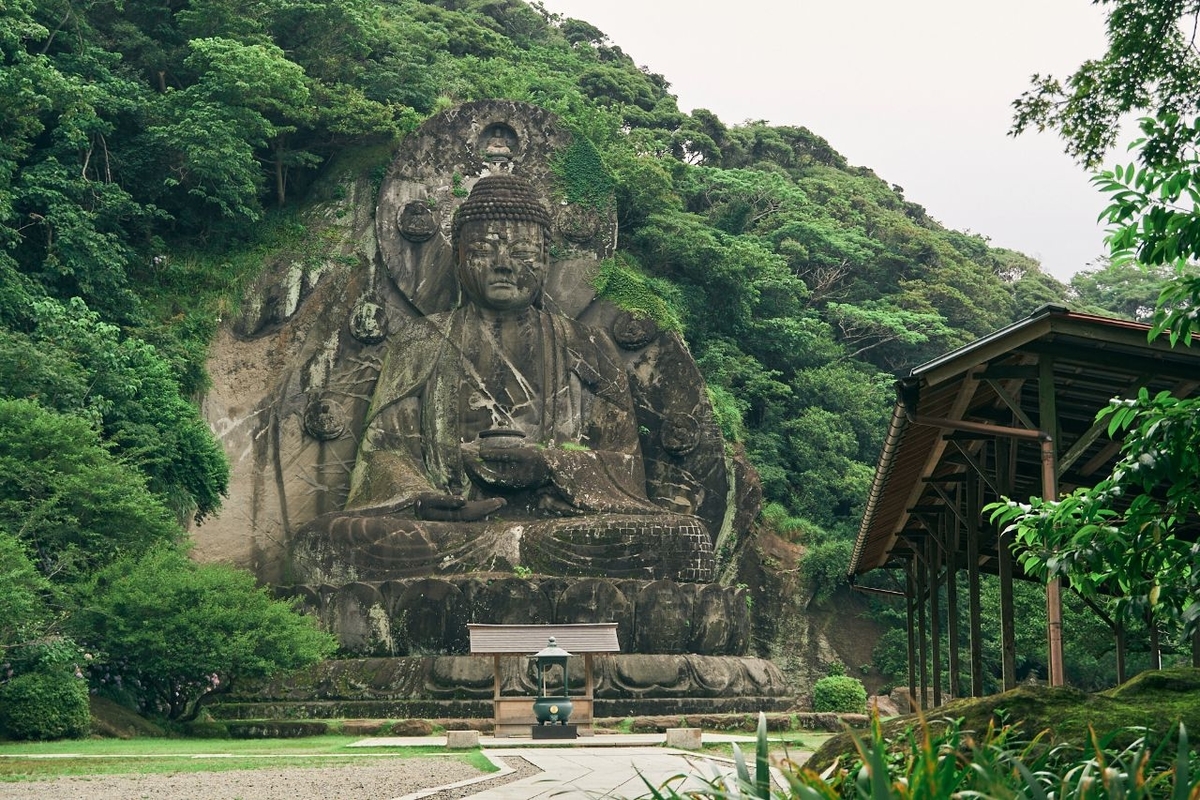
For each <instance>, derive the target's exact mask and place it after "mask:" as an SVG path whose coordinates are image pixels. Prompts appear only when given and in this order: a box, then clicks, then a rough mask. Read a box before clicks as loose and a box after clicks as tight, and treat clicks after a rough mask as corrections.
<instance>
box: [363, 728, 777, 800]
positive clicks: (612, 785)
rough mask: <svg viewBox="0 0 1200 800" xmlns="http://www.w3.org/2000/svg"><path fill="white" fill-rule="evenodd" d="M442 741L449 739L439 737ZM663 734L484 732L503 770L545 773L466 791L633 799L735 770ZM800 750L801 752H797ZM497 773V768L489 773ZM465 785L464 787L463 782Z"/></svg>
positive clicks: (502, 797)
mask: <svg viewBox="0 0 1200 800" xmlns="http://www.w3.org/2000/svg"><path fill="white" fill-rule="evenodd" d="M437 741H438V740H437V738H434V739H431V738H429V737H425V738H422V739H412V740H409V739H398V738H394V737H393V738H378V739H367V740H364V741H362V742H359V743H357V745H356V746H360V747H370V746H380V745H388V746H393V747H394V746H397V745H404V744H417V743H421V744H431V743H435V742H437ZM440 741H441V743H443V744H444V742H445V738H444V737H441V739H440ZM704 741H706V742H713V741H731V742H732V741H736V742H753V741H754V737H751V736H725V735H719V734H705V735H704ZM662 744H663V736H662V734H642V735H638V734H634V735H601V736H592V737H580V738H579V739H577V740H575V741H574V742H573V743H571V744H570V745H564V744H563V743H562V742H542V741H539V742H534V741H532V740H528V739H512V738H509V739H493V738H491V737H483V738H481V740H480V745H481V747H482V749H483V752H484V754H485V755H486V756H488V757H489V758H491V759H492V760H493V761H494V762H495V763H496V764H497V765H498V766H500V767H501V768H502V769H508V768H509V766H510V765H509V763H508V761H507V760H508V759H513V758H523V759H525V760H527V761H529V762H530V763H532V764H534V765H535V766H537V767H538V768H539V769H540V770H541V773H540V774H538V775H534V776H532V777H528V778H524V779H521V780H517V781H513V782H511V783H507V784H504V785H501V786H493V787H491V788H487V789H482V790H481V791H479V792H476V793H474V794H469V793H464V794H463V796H464V797H470V798H472V800H534V799H535V798H542V799H546V800H548V798H552V797H553V798H585V797H586V798H592V799H593V800H594V799H595V798H600V797H613V798H618V797H620V798H633V797H640V796H643V795H645V794H646V793H647V792H648V791H649V790H648V788H647V785H646V781H649V782H650V783H651V784H652V785H654V786H656V787H657V786H661V785H662V784H663V783H664V782H666V781H671V784H672V786H674V787H675V789H676V790H677V791H680V792H682V791H685V790H686V789H689V788H698V787H700V786H701V785H703V783H704V782H705V781H706V780H711V779H712V778H714V777H715V776H717V775H732V774H734V769H735V768H734V765H733V762H732V761H729V760H728V759H722V758H717V757H714V756H710V755H706V754H703V753H699V752H689V751H684V750H674V749H670V748H666V747H663V746H662ZM797 755H799V754H797ZM488 777H489V778H494V777H495V773H493V774H492V775H489V776H488ZM464 788H466V787H464ZM437 791H439V790H438V789H432V790H426V791H423V792H419V793H416V794H411V795H406V796H405V797H404V798H401V799H400V800H419V799H420V798H422V797H426V796H428V795H431V794H433V793H435V792H437Z"/></svg>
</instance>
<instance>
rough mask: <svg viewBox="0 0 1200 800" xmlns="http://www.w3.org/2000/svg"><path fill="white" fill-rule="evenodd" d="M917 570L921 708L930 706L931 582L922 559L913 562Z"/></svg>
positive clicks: (923, 709) (918, 672)
mask: <svg viewBox="0 0 1200 800" xmlns="http://www.w3.org/2000/svg"><path fill="white" fill-rule="evenodd" d="M913 565H914V567H915V569H916V571H917V674H918V675H919V676H920V698H921V699H920V706H919V707H920V709H921V710H922V711H925V710H927V709H928V708H929V620H928V618H927V617H926V614H925V609H926V604H925V594H926V592H927V591H928V590H929V582H928V581H927V580H925V576H926V574H927V572H926V570H925V565H924V564H923V563H921V561H920V559H918V560H916V561H914V562H913Z"/></svg>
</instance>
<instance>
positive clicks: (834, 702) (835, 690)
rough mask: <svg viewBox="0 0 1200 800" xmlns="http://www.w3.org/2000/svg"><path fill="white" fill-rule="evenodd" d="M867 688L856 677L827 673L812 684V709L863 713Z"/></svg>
mask: <svg viewBox="0 0 1200 800" xmlns="http://www.w3.org/2000/svg"><path fill="white" fill-rule="evenodd" d="M866 710H867V689H866V687H865V686H863V682H862V681H860V680H859V679H858V678H851V677H848V676H846V675H829V676H827V677H824V678H821V680H819V681H817V682H816V683H815V684H814V685H813V711H833V712H837V713H841V714H864V713H866Z"/></svg>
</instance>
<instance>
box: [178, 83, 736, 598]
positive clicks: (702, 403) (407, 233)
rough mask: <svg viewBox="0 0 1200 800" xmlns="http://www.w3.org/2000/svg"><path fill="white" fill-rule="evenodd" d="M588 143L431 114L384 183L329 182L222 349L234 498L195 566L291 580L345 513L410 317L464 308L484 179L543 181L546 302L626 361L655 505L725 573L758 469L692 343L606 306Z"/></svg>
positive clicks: (219, 423) (217, 417) (217, 401)
mask: <svg viewBox="0 0 1200 800" xmlns="http://www.w3.org/2000/svg"><path fill="white" fill-rule="evenodd" d="M576 144H577V143H575V142H573V140H572V137H571V135H570V133H569V132H567V131H565V130H564V129H562V128H561V127H560V126H559V125H558V123H557V121H556V119H555V118H554V117H553V116H552V115H550V114H548V113H547V112H545V111H543V110H541V109H537V108H534V107H531V106H526V105H522V104H516V103H511V102H502V101H485V102H479V103H472V104H468V105H465V106H460V107H457V108H454V109H451V110H449V111H447V112H444V113H443V114H441V115H439V116H437V117H435V118H433V119H431V120H430V121H429V122H428V123H426V125H424V126H423V127H422V128H421V129H420V130H419V131H418V132H417V133H415V134H413V135H412V136H411V137H410V138H409V139H408V140H406V141H405V142H404V143H403V145H402V146H401V147H400V149H399V151H398V152H397V153H395V154H394V156H393V157H392V159H391V161H390V166H389V167H388V168H387V171H386V173H385V174H384V177H383V178H382V180H381V181H379V183H378V185H376V184H375V183H373V181H372V174H371V173H372V170H371V169H357V170H356V169H352V168H351V169H347V168H345V167H343V168H342V170H341V172H340V173H339V172H337V171H336V170H334V171H332V172H333V173H334V174H332V175H331V177H330V178H329V183H328V185H327V186H326V187H325V188H324V192H323V194H324V199H322V200H320V201H319V202H316V203H315V204H314V205H312V206H311V207H310V208H309V209H308V210H307V211H306V213H305V215H304V217H303V225H304V229H305V230H304V233H303V235H302V237H301V238H302V243H301V244H298V245H295V246H293V247H290V248H287V249H285V250H284V251H282V252H280V253H278V254H276V255H274V256H272V257H271V258H270V259H269V260H268V262H267V263H266V264H265V266H264V269H263V271H262V273H261V275H260V277H259V279H258V280H257V282H256V283H255V285H254V286H253V287H252V289H251V291H250V292H249V293H248V296H247V297H246V299H245V301H244V304H243V307H242V309H241V310H240V313H238V314H237V315H236V316H234V317H233V318H232V319H230V320H228V321H227V322H226V324H225V325H224V326H223V327H222V329H221V331H220V333H219V336H218V338H217V341H216V342H215V344H214V348H213V356H212V359H211V362H210V373H211V375H212V379H213V388H212V390H211V392H210V393H209V394H208V396H207V397H206V399H205V406H204V410H205V413H206V415H207V417H208V419H209V420H210V422H211V424H212V425H213V427H214V429H215V430H216V431H217V433H218V435H219V436H220V438H221V440H222V442H223V443H224V445H225V448H226V452H227V453H228V455H229V457H230V461H231V464H232V476H231V487H232V488H231V492H230V496H229V498H228V499H227V500H226V502H225V504H224V508H223V510H222V512H221V514H220V515H219V516H217V517H216V518H215V519H213V520H212V521H209V522H207V523H205V524H204V525H202V526H200V527H199V528H197V529H196V530H195V531H194V536H195V539H196V542H197V555H198V556H199V557H200V558H203V559H209V560H215V559H219V560H223V561H228V562H232V563H236V564H239V565H242V566H245V567H248V568H250V569H251V570H253V571H254V572H255V574H256V575H257V576H258V577H259V578H260V579H261V580H263V581H265V582H269V583H272V584H276V585H288V584H290V583H293V582H294V580H293V577H294V576H292V575H290V574H288V570H287V555H288V550H289V546H290V544H291V542H292V539H293V537H294V535H295V533H296V531H297V530H299V529H300V528H301V527H302V526H304V525H305V524H307V523H308V522H310V521H311V520H313V519H314V518H317V517H319V516H320V515H323V514H328V513H330V512H336V511H340V510H341V509H342V508H343V507H344V506H345V504H346V499H347V494H348V491H349V486H350V479H351V473H352V470H353V468H354V464H355V461H356V457H357V454H358V452H359V450H360V444H361V442H362V436H363V431H364V426H365V420H366V417H367V414H368V409H369V405H370V400H371V397H372V394H373V392H374V389H375V383H376V380H377V378H378V376H379V374H380V369H381V366H382V363H383V360H384V358H385V356H386V354H387V353H388V352H389V351H391V352H394V353H402V352H403V351H404V349H405V347H406V344H407V342H406V341H401V339H403V338H404V336H403V333H402V332H403V331H405V330H407V329H409V327H411V326H409V323H410V322H411V321H412V320H419V319H422V318H427V317H429V315H432V314H437V313H439V312H444V311H446V310H447V309H450V308H453V307H455V306H457V305H458V304H459V303H460V298H459V296H458V290H457V287H456V283H455V280H454V269H453V265H452V262H453V260H454V254H453V252H452V249H451V229H450V228H451V222H452V219H453V214H454V211H455V209H456V208H458V207H459V206H460V205H462V203H463V202H464V199H465V197H466V196H467V195H468V193H469V192H470V190H471V188H472V187H473V186H474V185H475V183H476V182H477V181H478V180H479V178H480V177H482V176H484V175H487V174H490V173H492V172H496V171H498V170H500V169H503V170H505V171H510V172H511V173H512V174H515V175H520V176H521V177H522V178H525V179H527V180H529V181H530V182H531V183H532V184H533V185H535V186H537V187H539V188H540V190H541V191H542V193H543V197H542V198H541V201H542V202H543V203H544V205H545V207H546V208H547V209H548V211H549V214H550V218H551V220H552V230H551V231H550V242H549V250H550V254H551V263H550V269H549V272H548V275H547V277H546V283H545V292H544V306H545V307H546V308H547V309H552V310H553V311H554V313H557V314H561V315H563V316H565V317H569V318H574V319H577V320H579V322H580V324H582V325H585V326H587V329H588V330H595V331H599V332H600V335H602V336H604V337H605V338H607V339H609V341H610V342H611V345H610V347H612V351H613V352H615V353H617V354H618V357H619V359H620V360H621V361H622V362H623V363H624V365H625V375H626V376H627V379H628V387H629V392H630V395H631V397H632V404H633V409H634V413H635V414H636V430H637V439H638V442H637V447H638V448H639V449H640V453H641V463H642V465H643V468H644V473H645V496H646V498H647V499H648V500H649V501H650V503H651V504H653V505H652V506H651V507H656V508H658V509H661V514H662V515H663V517H664V518H665V517H667V516H668V515H685V516H686V517H687V518H690V519H697V520H699V521H700V525H699V528H697V530H706V531H707V536H708V537H709V538H710V540H711V542H710V544H711V549H712V550H713V551H715V552H716V553H718V555H719V557H721V558H722V559H723V563H720V564H718V565H717V566H718V568H719V569H720V568H724V567H728V565H729V562H730V560H731V558H732V555H733V554H734V553H735V552H736V551H737V549H738V546H739V544H740V543H741V542H742V540H743V539H744V537H745V535H746V533H747V530H748V527H749V525H750V523H751V521H752V520H753V519H754V517H755V516H756V515H757V512H758V503H759V497H760V495H759V493H758V492H756V491H755V489H754V487H753V484H754V480H755V479H754V476H753V471H752V470H750V469H749V468H748V467H747V465H745V464H744V463H740V464H735V463H734V462H735V459H734V458H733V457H731V456H730V455H728V454H727V452H726V447H725V445H724V443H723V442H722V440H721V437H720V433H719V430H718V428H717V426H716V424H715V422H714V419H713V414H712V409H711V407H710V405H709V402H708V398H707V394H706V392H705V388H704V382H703V379H702V377H701V376H700V373H699V370H698V369H697V367H696V365H695V362H694V361H693V360H692V358H691V355H690V353H689V352H688V350H687V347H686V345H685V344H684V343H683V341H682V340H681V339H680V338H679V336H678V335H676V334H675V333H673V332H670V331H663V330H661V329H660V328H659V326H658V325H657V324H656V323H655V322H654V321H653V320H652V319H649V318H646V317H643V316H639V315H636V314H632V313H630V312H628V311H625V310H623V309H621V308H618V307H616V306H615V305H613V304H611V303H609V302H606V301H605V300H603V299H599V298H597V297H596V291H595V289H594V286H593V283H594V279H595V275H596V272H597V269H598V266H597V265H598V264H599V262H600V261H601V260H602V259H604V258H606V257H608V256H610V255H611V254H612V252H613V249H614V247H615V244H616V223H615V209H614V207H613V206H612V204H611V202H610V201H608V200H605V199H604V198H603V197H601V198H600V200H599V201H597V200H596V199H594V198H593V199H591V200H587V201H578V200H576V199H574V198H575V197H576V196H577V195H579V194H580V192H579V187H578V186H577V185H570V184H571V182H572V181H574V182H575V184H578V182H579V181H580V180H581V178H580V174H583V175H584V176H585V177H584V178H582V180H585V181H586V180H587V177H586V170H581V169H579V168H578V164H573V163H572V159H575V161H576V162H580V163H583V164H584V165H585V166H586V163H587V159H586V150H585V152H584V156H583V157H581V156H579V152H580V148H579V147H577V146H576ZM498 164H499V165H500V166H497V165H498ZM375 174H376V175H378V172H377V171H376V172H375ZM562 175H567V177H562ZM584 188H586V187H584ZM584 194H586V192H585V193H584ZM406 326H408V327H406ZM413 357H414V358H421V357H422V356H421V354H420V353H419V352H417V353H414V356H413ZM735 476H736V479H735ZM584 478H586V476H583V477H582V478H581V481H582V480H583V479H584ZM530 566H531V567H532V568H533V569H535V570H536V569H537V566H538V565H537V564H536V563H534V564H531V565H530ZM602 566H603V565H601V567H602ZM508 567H509V568H522V565H520V564H509V565H508ZM524 571H525V572H528V571H529V569H528V568H524ZM585 574H586V573H585ZM592 574H599V575H604V574H605V573H604V571H603V569H601V570H600V571H599V572H598V573H597V572H595V571H593V573H592ZM628 577H632V576H628ZM647 577H661V576H654V575H647Z"/></svg>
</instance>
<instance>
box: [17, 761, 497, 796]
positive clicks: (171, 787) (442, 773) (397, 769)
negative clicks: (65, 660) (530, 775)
mask: <svg viewBox="0 0 1200 800" xmlns="http://www.w3.org/2000/svg"><path fill="white" fill-rule="evenodd" d="M482 774H484V773H481V772H479V771H478V770H477V769H475V768H474V767H472V766H469V765H467V764H464V763H462V762H461V761H458V760H457V759H449V758H445V759H443V758H403V759H400V758H398V759H395V760H391V759H388V760H386V761H381V760H377V759H374V758H372V759H369V760H368V759H354V760H353V761H352V762H349V763H347V764H346V765H345V766H340V767H303V766H297V767H292V768H288V769H254V770H233V771H229V772H186V773H184V772H181V773H173V774H154V775H94V776H89V777H79V778H55V779H53V780H42V781H22V782H19V783H0V798H4V800H10V798H11V800H391V799H392V798H398V797H402V796H403V795H406V794H409V793H411V792H416V791H420V790H421V789H429V788H433V787H435V786H445V785H446V784H449V783H454V782H456V781H461V780H466V779H468V778H473V777H476V776H479V775H482Z"/></svg>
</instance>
